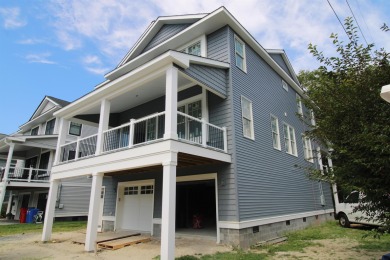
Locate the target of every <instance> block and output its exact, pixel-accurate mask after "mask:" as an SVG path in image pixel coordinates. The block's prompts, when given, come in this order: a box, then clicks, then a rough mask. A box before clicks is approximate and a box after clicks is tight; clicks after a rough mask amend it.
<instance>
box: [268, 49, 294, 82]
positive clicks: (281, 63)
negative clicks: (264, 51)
mask: <svg viewBox="0 0 390 260" xmlns="http://www.w3.org/2000/svg"><path fill="white" fill-rule="evenodd" d="M269 55H270V56H271V57H272V59H273V60H274V61H276V63H277V64H278V65H279V66H280V67H281V68H282V69H283V70H284V71H285V72H286V73H287V74H288V75H289V76H290V77H292V75H291V72H290V70H289V69H288V67H287V65H286V63H285V62H284V60H283V58H282V55H281V54H274V53H271V54H269Z"/></svg>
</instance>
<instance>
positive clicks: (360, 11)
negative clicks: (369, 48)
mask: <svg viewBox="0 0 390 260" xmlns="http://www.w3.org/2000/svg"><path fill="white" fill-rule="evenodd" d="M356 4H357V6H358V9H359V13H360V16H361V17H362V18H363V22H364V24H365V25H366V28H367V31H368V34H369V35H370V37H371V40H372V42H374V37H372V34H371V31H370V28H368V25H367V23H366V19H364V16H363V13H362V10H361V9H360V4H359V1H358V0H356Z"/></svg>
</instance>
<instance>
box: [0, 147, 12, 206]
mask: <svg viewBox="0 0 390 260" xmlns="http://www.w3.org/2000/svg"><path fill="white" fill-rule="evenodd" d="M14 149H15V144H14V143H10V144H9V149H8V157H7V162H6V164H5V170H4V177H3V181H4V182H7V181H8V174H9V169H10V167H11V162H12V156H13V155H14ZM0 202H1V203H3V201H0ZM0 209H1V205H0Z"/></svg>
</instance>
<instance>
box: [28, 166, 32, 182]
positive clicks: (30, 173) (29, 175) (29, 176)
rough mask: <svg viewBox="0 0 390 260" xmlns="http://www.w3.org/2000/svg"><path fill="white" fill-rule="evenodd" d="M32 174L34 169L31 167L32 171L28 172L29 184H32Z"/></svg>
mask: <svg viewBox="0 0 390 260" xmlns="http://www.w3.org/2000/svg"><path fill="white" fill-rule="evenodd" d="M32 172H33V167H32V166H30V169H29V170H28V182H31V175H32Z"/></svg>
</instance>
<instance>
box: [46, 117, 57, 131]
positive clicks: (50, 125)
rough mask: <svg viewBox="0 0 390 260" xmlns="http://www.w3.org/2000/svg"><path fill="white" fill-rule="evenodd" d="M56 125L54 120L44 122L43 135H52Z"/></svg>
mask: <svg viewBox="0 0 390 260" xmlns="http://www.w3.org/2000/svg"><path fill="white" fill-rule="evenodd" d="M55 124H56V119H55V118H53V119H50V120H49V121H47V122H46V129H45V135H52V134H53V133H54V126H55Z"/></svg>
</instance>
